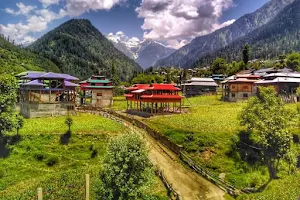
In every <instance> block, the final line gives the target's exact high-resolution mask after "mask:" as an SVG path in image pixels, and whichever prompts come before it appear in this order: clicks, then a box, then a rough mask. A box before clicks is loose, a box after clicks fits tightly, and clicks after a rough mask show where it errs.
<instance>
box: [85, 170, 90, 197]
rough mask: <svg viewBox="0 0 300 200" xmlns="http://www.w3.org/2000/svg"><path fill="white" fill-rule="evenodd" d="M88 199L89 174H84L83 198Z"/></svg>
mask: <svg viewBox="0 0 300 200" xmlns="http://www.w3.org/2000/svg"><path fill="white" fill-rule="evenodd" d="M89 199H90V175H89V174H86V175H85V200H89Z"/></svg>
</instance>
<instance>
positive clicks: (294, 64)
mask: <svg viewBox="0 0 300 200" xmlns="http://www.w3.org/2000/svg"><path fill="white" fill-rule="evenodd" d="M286 64H287V66H288V67H289V68H291V69H293V70H299V69H300V53H295V52H294V53H291V54H290V55H289V56H288V58H287V61H286Z"/></svg>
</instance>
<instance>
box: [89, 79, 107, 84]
mask: <svg viewBox="0 0 300 200" xmlns="http://www.w3.org/2000/svg"><path fill="white" fill-rule="evenodd" d="M87 82H89V83H110V82H111V81H110V80H108V79H104V80H99V79H89V80H87Z"/></svg>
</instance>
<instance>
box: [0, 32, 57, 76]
mask: <svg viewBox="0 0 300 200" xmlns="http://www.w3.org/2000/svg"><path fill="white" fill-rule="evenodd" d="M26 70H31V71H43V70H45V71H53V72H59V71H60V70H59V69H58V67H57V66H56V65H55V64H54V63H53V62H51V61H50V60H48V59H46V58H44V57H42V56H39V55H37V54H34V53H32V52H30V51H28V50H26V49H24V48H21V47H19V46H15V45H14V44H12V43H11V42H9V41H8V40H7V39H6V38H4V36H3V35H0V74H2V73H7V74H16V73H20V72H22V71H26Z"/></svg>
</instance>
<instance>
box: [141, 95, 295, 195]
mask: <svg viewBox="0 0 300 200" xmlns="http://www.w3.org/2000/svg"><path fill="white" fill-rule="evenodd" d="M184 105H185V106H186V107H187V108H188V109H187V111H186V113H185V114H181V115H165V116H156V117H152V118H150V119H145V120H144V121H145V122H146V123H147V124H149V125H150V126H151V127H152V128H154V129H156V130H158V131H159V132H160V133H161V134H164V135H166V136H168V137H169V138H170V139H171V140H172V141H174V142H175V143H177V144H179V145H182V146H183V147H184V148H185V150H186V151H187V152H188V153H189V154H190V156H192V157H193V159H194V160H196V161H197V163H198V164H199V165H201V166H204V167H206V168H207V169H209V170H210V171H211V172H213V173H215V174H216V175H217V176H219V175H220V174H221V173H225V180H226V181H229V182H231V183H232V184H233V185H235V186H236V187H238V188H240V189H242V188H247V187H256V188H259V187H260V186H262V185H263V184H265V183H267V182H268V178H269V176H268V171H267V169H266V168H265V167H262V166H258V165H251V166H250V165H249V164H247V163H246V162H243V161H242V160H241V159H240V158H239V155H238V154H239V153H238V152H237V151H236V149H235V148H233V144H234V143H235V142H234V141H237V140H239V134H240V133H241V132H242V131H243V130H244V128H243V127H241V126H240V122H239V114H240V112H241V110H242V109H243V107H244V106H245V105H246V102H237V103H229V102H222V101H220V97H219V96H202V97H194V98H189V99H185V100H184ZM286 107H287V108H288V109H292V110H294V111H296V105H295V104H289V105H286ZM297 131H298V130H297V128H296V127H295V129H294V130H293V132H297ZM191 138H192V139H191ZM299 147H300V145H298V147H297V148H298V149H299ZM299 152H300V151H299ZM284 167H286V166H284ZM280 176H281V177H282V180H278V181H274V182H271V183H270V184H269V185H268V186H267V188H266V190H265V191H264V192H263V194H264V195H265V198H264V199H274V198H271V196H272V195H269V194H272V192H271V191H273V190H276V189H275V188H276V187H277V188H280V185H281V184H284V183H286V182H288V180H296V179H297V178H295V177H293V176H288V175H287V173H286V172H282V173H281V174H280ZM296 177H299V174H298V175H297V176H296ZM296 188H298V189H299V184H298V183H297V184H293V183H292V184H290V186H289V187H287V190H285V191H284V192H282V193H283V195H284V194H285V195H286V194H287V193H290V192H291V194H293V195H292V197H296V193H295V192H293V191H295V190H296ZM274 194H276V193H274ZM259 196H260V195H253V196H251V198H250V199H260V198H259ZM298 196H300V194H298ZM269 197H270V198H269ZM246 199H247V198H246Z"/></svg>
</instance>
